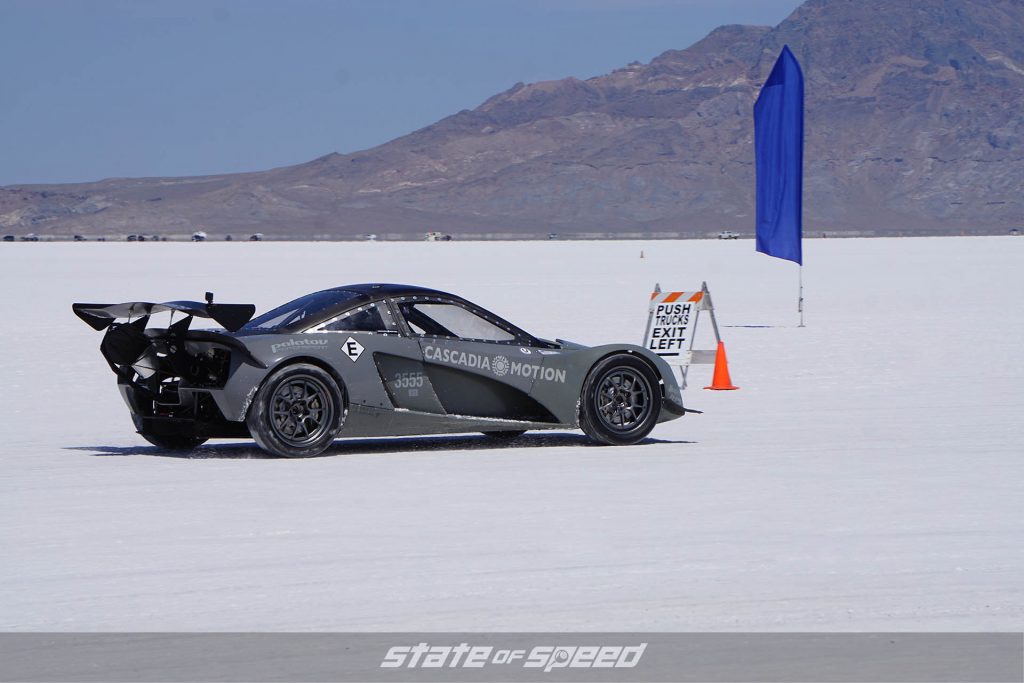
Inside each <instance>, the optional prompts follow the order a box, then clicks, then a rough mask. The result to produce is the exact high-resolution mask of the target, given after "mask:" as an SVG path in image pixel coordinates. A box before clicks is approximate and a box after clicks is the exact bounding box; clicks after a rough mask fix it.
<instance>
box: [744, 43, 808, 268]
mask: <svg viewBox="0 0 1024 683" xmlns="http://www.w3.org/2000/svg"><path fill="white" fill-rule="evenodd" d="M754 153H755V157H756V167H757V250H758V251H760V252H762V253H764V254H768V255H769V256H776V257H778V258H782V259H787V260H789V261H796V262H797V263H799V264H803V253H802V250H801V245H800V239H801V237H802V236H803V223H802V219H803V216H802V204H803V175H804V169H803V165H804V75H803V73H802V72H801V71H800V64H799V63H797V61H796V57H794V56H793V53H792V52H790V51H789V46H788V45H786V46H784V47H783V48H782V54H780V55H779V58H778V60H777V61H776V62H775V66H774V67H772V72H771V75H769V76H768V80H767V82H765V84H764V87H763V88H762V89H761V94H760V95H759V96H758V98H757V103H756V104H754Z"/></svg>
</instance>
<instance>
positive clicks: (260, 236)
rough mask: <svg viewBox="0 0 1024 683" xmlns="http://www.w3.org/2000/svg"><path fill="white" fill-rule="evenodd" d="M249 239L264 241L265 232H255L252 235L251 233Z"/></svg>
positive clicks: (251, 240)
mask: <svg viewBox="0 0 1024 683" xmlns="http://www.w3.org/2000/svg"><path fill="white" fill-rule="evenodd" d="M249 241H250V242H262V241H263V233H262V232H257V233H253V234H252V235H249Z"/></svg>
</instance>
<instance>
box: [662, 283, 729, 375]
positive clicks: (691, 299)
mask: <svg viewBox="0 0 1024 683" xmlns="http://www.w3.org/2000/svg"><path fill="white" fill-rule="evenodd" d="M702 312H707V313H708V315H709V317H710V318H711V327H712V329H713V331H714V333H715V342H716V345H717V342H719V341H721V337H720V336H719V334H718V321H717V320H715V308H714V305H713V304H712V303H711V292H710V291H708V283H706V282H703V283H701V287H700V289H699V290H696V291H687V292H663V291H661V287H660V286H658V285H655V290H654V292H653V293H652V294H651V299H650V302H649V304H648V309H647V329H646V331H645V332H644V341H643V345H644V348H646V349H648V350H650V351H652V352H654V353H656V354H658V355H659V356H661V357H662V358H664V359H665V361H666V362H667V363H668V364H669V365H672V366H674V367H678V368H680V373H681V374H682V377H683V388H684V389H685V388H686V374H687V369H688V368H689V366H690V365H713V364H714V362H715V353H716V351H715V350H706V349H695V348H693V343H694V336H695V334H696V331H697V319H698V318H699V316H700V314H701V313H702Z"/></svg>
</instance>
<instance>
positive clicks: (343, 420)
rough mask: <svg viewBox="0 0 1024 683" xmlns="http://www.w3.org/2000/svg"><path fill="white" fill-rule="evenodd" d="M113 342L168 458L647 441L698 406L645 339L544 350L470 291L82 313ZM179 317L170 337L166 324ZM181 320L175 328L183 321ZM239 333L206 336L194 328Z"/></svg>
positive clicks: (374, 289)
mask: <svg viewBox="0 0 1024 683" xmlns="http://www.w3.org/2000/svg"><path fill="white" fill-rule="evenodd" d="M72 309H73V310H74V312H75V314H76V315H78V317H79V318H81V319H82V320H84V321H85V322H86V323H88V324H89V325H90V326H92V327H93V328H94V329H96V330H101V331H105V334H104V336H103V341H102V343H101V344H100V351H101V352H102V354H103V356H104V358H106V360H107V362H108V363H109V364H110V367H111V369H112V370H113V371H114V373H115V374H116V375H117V384H118V388H119V389H120V391H121V394H122V396H123V397H124V400H125V402H126V403H127V404H128V409H129V410H130V412H131V415H132V420H133V421H134V422H135V427H136V429H137V430H138V432H139V434H141V435H142V436H143V438H145V439H146V440H147V441H149V442H150V443H153V444H155V445H157V446H160V447H163V448H168V449H182V450H186V449H192V448H195V447H196V446H198V445H199V444H201V443H203V442H204V441H206V440H207V439H211V438H238V437H243V438H250V437H251V438H253V439H255V440H256V442H257V443H258V444H259V445H260V446H261V447H262V448H263V449H265V450H267V451H269V452H270V453H274V454H276V455H280V456H286V457H301V456H311V455H316V454H318V453H321V452H323V451H324V449H326V448H327V447H328V446H330V444H331V443H332V442H333V441H334V440H335V439H336V438H344V437H366V436H406V435H418V434H446V433H464V432H483V433H484V434H486V435H488V436H491V437H494V438H500V439H505V438H514V437H516V436H518V435H520V434H522V433H523V432H525V431H526V430H532V429H565V428H577V427H578V428H581V429H582V430H583V431H584V432H585V433H586V434H587V435H588V436H590V437H591V438H592V439H593V440H594V441H596V442H598V443H601V444H615V445H626V444H633V443H636V442H638V441H640V440H641V439H643V438H644V437H646V436H647V435H648V434H649V433H650V431H651V429H653V427H654V425H655V424H657V423H659V422H665V421H667V420H673V419H676V418H678V417H681V416H682V415H684V414H685V413H686V412H695V411H687V410H686V409H685V408H684V407H683V401H682V395H681V392H680V390H679V385H678V384H677V383H676V380H675V377H674V375H673V372H672V369H671V368H670V367H669V366H668V365H667V364H666V363H665V361H664V360H662V359H661V358H659V357H658V356H657V355H655V354H654V353H652V352H650V351H648V350H646V349H644V348H642V347H639V346H633V345H629V344H613V345H606V346H597V347H586V346H581V345H579V344H574V343H571V342H567V341H563V340H557V341H548V340H546V339H539V338H537V337H534V336H533V335H531V334H529V333H527V332H525V331H523V330H521V329H519V328H518V327H516V326H515V325H513V324H511V323H509V322H508V321H506V320H503V319H501V318H499V317H498V316H496V315H494V314H493V313H490V312H488V311H486V310H484V309H483V308H481V307H479V306H476V305H475V304H472V303H470V302H469V301H466V300H465V299H462V298H460V297H458V296H454V295H452V294H446V293H444V292H439V291H435V290H431V289H425V288H423V287H412V286H407V285H394V284H362V285H348V286H344V287H337V288H335V289H327V290H324V291H321V292H314V293H313V294H308V295H306V296H303V297H300V298H298V299H295V300H294V301H290V302H288V303H286V304H284V305H283V306H279V307H278V308H275V309H273V310H272V311H269V312H267V313H265V314H263V315H261V316H259V317H256V318H253V317H252V316H253V315H254V313H255V306H252V305H250V304H222V303H214V302H213V295H212V294H210V293H207V295H206V303H201V302H196V301H171V302H166V303H159V304H155V303H146V302H131V303H123V304H83V303H79V304H73V306H72ZM164 312H170V317H171V322H170V323H169V324H168V326H167V327H166V328H150V327H148V324H149V321H150V316H152V315H153V314H157V313H164ZM176 315H178V316H180V317H179V318H178V320H176V321H175V316H176ZM196 317H200V318H210V319H212V320H213V321H214V322H216V323H217V324H219V325H221V326H222V327H223V329H219V330H191V329H190V326H191V324H192V321H193V319H194V318H196Z"/></svg>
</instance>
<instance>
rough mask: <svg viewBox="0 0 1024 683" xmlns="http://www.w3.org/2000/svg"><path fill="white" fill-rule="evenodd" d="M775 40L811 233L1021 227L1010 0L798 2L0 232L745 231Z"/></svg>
mask: <svg viewBox="0 0 1024 683" xmlns="http://www.w3.org/2000/svg"><path fill="white" fill-rule="evenodd" d="M786 44H788V45H789V46H790V48H791V49H792V50H793V52H794V54H795V55H796V56H797V58H798V59H799V60H800V62H801V64H802V66H803V70H804V73H805V75H806V93H807V112H806V119H807V138H806V146H805V186H804V215H805V231H807V232H810V233H814V232H819V231H820V232H828V233H830V234H842V233H848V234H936V233H939V234H942V233H956V234H959V233H961V232H972V233H973V232H1004V231H1005V230H1007V229H1009V228H1014V227H1018V226H1024V196H1022V190H1024V116H1022V114H1021V112H1022V111H1024V0H808V2H806V3H804V4H803V5H801V6H800V7H799V8H797V10H796V11H794V12H793V13H792V14H791V15H790V16H789V17H788V18H786V19H785V20H784V21H783V22H782V23H780V24H779V25H778V26H775V27H765V26H739V25H735V26H722V27H720V28H718V29H715V30H714V31H712V32H711V33H710V34H709V35H708V36H707V37H705V38H704V39H703V40H701V41H699V42H698V43H696V44H694V45H692V46H690V47H688V48H686V49H681V50H670V51H668V52H665V53H663V54H661V55H659V56H658V57H656V58H655V59H653V60H652V61H651V62H650V63H648V64H641V63H633V64H629V65H627V66H624V67H623V68H621V69H618V70H616V71H613V72H612V73H610V74H606V75H602V76H597V77H594V78H589V79H587V80H578V79H576V78H565V79H562V80H557V81H547V82H540V83H532V84H523V83H518V84H516V85H514V86H513V87H511V88H510V89H508V90H506V91H505V92H502V93H499V94H497V95H495V96H493V97H491V98H490V99H488V100H487V101H485V102H484V103H483V104H481V105H480V106H478V107H477V108H476V109H473V110H464V111H461V112H458V113H456V114H454V115H452V116H449V117H447V118H445V119H442V120H441V121H438V122H437V123H435V124H433V125H430V126H427V127H426V128H423V129H421V130H418V131H415V132H413V133H411V134H409V135H406V136H403V137H400V138H397V139H395V140H393V141H391V142H388V143H386V144H383V145H380V146H378V147H375V148H372V149H369V150H365V151H360V152H355V153H351V154H337V153H332V154H327V155H326V156H323V157H320V158H318V159H315V160H313V161H310V162H308V163H304V164H299V165H296V166H289V167H284V168H277V169H273V170H268V171H263V172H257V173H244V174H228V175H218V176H203V177H184V178H137V179H123V178H116V179H108V180H103V181H100V182H94V183H79V184H63V185H45V186H44V185H25V186H8V187H3V188H0V230H3V231H4V232H7V233H17V232H21V233H24V232H28V231H31V232H36V233H39V234H44V235H45V234H53V235H69V234H72V233H86V234H117V233H120V234H123V233H145V234H151V233H159V234H187V233H189V232H191V231H193V230H206V231H209V232H210V233H212V234H223V233H235V234H244V233H251V232H263V233H266V234H267V235H272V236H279V237H311V236H324V237H339V238H345V237H352V236H355V235H360V234H366V233H377V234H381V235H386V236H413V235H422V234H423V233H424V232H427V231H440V232H446V233H452V234H455V235H456V236H458V235H460V234H461V235H479V236H495V235H542V234H546V233H549V232H554V233H558V234H559V235H572V234H592V235H637V234H652V235H654V234H679V235H703V234H708V233H709V232H712V233H713V232H716V231H718V230H725V229H727V230H734V231H737V232H741V233H750V232H752V231H753V226H754V209H753V204H754V189H753V188H754V165H753V117H752V109H753V103H754V101H755V99H756V97H757V93H758V91H759V89H760V87H761V85H762V84H763V83H764V80H765V78H766V77H767V75H768V72H769V71H770V70H771V67H772V65H773V63H774V61H775V58H776V57H777V56H778V54H779V51H780V50H781V48H782V47H783V45H786ZM411 106H414V103H413V105H411Z"/></svg>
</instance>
